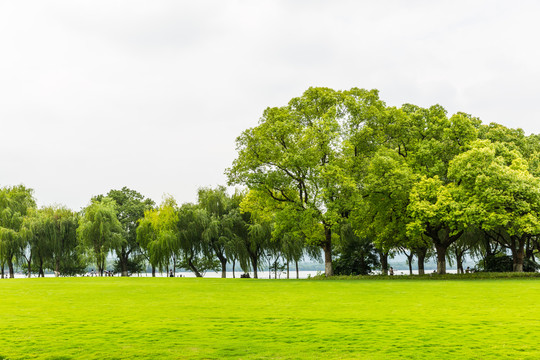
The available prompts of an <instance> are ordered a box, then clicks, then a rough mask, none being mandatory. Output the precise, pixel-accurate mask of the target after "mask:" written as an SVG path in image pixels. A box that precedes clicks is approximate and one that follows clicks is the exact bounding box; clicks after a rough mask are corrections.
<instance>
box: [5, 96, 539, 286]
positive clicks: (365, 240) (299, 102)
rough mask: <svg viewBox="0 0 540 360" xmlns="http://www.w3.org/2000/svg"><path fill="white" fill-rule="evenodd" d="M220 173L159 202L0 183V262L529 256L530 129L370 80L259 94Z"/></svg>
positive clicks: (348, 265)
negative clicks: (260, 101)
mask: <svg viewBox="0 0 540 360" xmlns="http://www.w3.org/2000/svg"><path fill="white" fill-rule="evenodd" d="M236 145H237V150H238V155H237V157H236V159H235V160H234V162H233V164H232V166H231V167H230V168H228V169H226V171H225V173H226V175H227V177H228V182H229V183H228V185H230V186H237V185H241V186H242V188H243V189H245V190H243V191H239V190H237V191H236V192H235V193H234V194H232V195H230V194H228V193H227V191H226V188H225V187H222V186H220V187H217V188H201V189H200V190H199V192H198V201H197V203H194V204H191V203H185V204H182V205H178V204H177V203H176V201H175V200H174V199H173V198H172V197H166V198H165V199H164V200H163V202H162V203H161V204H160V205H159V206H157V205H156V204H155V203H154V202H153V201H152V200H150V199H147V198H145V197H144V196H142V195H141V194H139V193H138V192H136V191H134V190H131V189H128V188H123V189H121V190H111V191H110V192H109V193H108V194H106V195H99V196H96V197H94V198H93V199H92V200H91V202H90V204H89V205H88V206H87V207H86V208H84V209H82V210H81V211H80V212H78V213H77V212H73V211H71V210H69V209H67V208H65V207H61V206H56V207H44V208H41V209H36V204H35V200H34V198H33V195H32V190H31V189H28V188H26V187H24V186H23V185H19V186H13V187H4V188H2V189H0V266H1V273H2V276H4V267H5V266H7V268H8V271H9V274H10V276H13V271H14V270H13V264H14V263H16V264H19V265H20V266H23V267H24V268H26V269H27V271H28V274H29V275H30V273H32V272H33V273H36V274H38V275H41V276H43V274H44V270H47V269H48V270H51V271H55V273H56V274H64V275H69V274H76V273H81V272H82V271H84V269H86V268H87V266H88V264H94V265H95V266H96V268H97V270H98V272H99V273H103V271H104V269H105V266H106V260H107V258H108V257H110V256H111V254H114V255H115V256H116V262H115V269H116V271H117V272H120V273H122V275H128V274H129V273H134V272H139V271H142V269H143V266H145V264H150V266H151V268H152V273H153V274H155V271H156V269H157V270H160V271H162V270H164V269H165V270H166V269H173V270H175V269H176V268H182V269H187V270H190V271H192V272H193V273H194V274H196V275H197V276H203V275H204V273H205V272H206V271H208V270H216V271H221V273H222V276H223V277H225V276H226V267H227V265H232V267H233V270H235V269H236V267H237V266H238V267H239V268H241V269H242V270H243V271H245V272H248V271H253V272H254V274H255V277H257V276H258V274H257V271H258V270H260V269H261V268H262V266H263V264H264V266H268V267H269V268H272V269H274V271H275V272H277V271H284V270H285V269H286V270H287V275H288V273H289V267H290V266H295V267H296V270H297V273H298V262H299V261H300V260H301V259H302V257H303V256H306V255H308V256H310V257H312V258H314V259H319V258H321V255H322V259H323V260H324V264H325V274H326V275H327V276H332V275H333V274H334V273H338V274H365V273H369V272H370V271H372V270H373V269H375V268H380V269H381V270H382V273H383V274H387V273H388V258H389V257H391V256H393V255H394V254H396V253H402V254H404V255H405V256H406V257H407V260H408V263H409V268H410V272H411V273H412V262H413V259H415V258H416V259H417V263H418V272H419V273H420V274H423V273H424V264H425V262H426V260H427V259H428V258H430V257H434V258H435V259H436V261H437V272H438V273H439V274H444V273H445V272H446V266H447V261H452V262H454V261H455V262H456V264H457V268H458V271H459V272H463V259H464V258H465V256H466V255H467V254H469V255H472V256H474V257H476V258H478V259H480V262H479V264H478V267H479V269H481V270H485V271H503V270H505V271H516V272H521V271H527V270H529V271H530V270H535V269H538V265H537V263H536V258H537V257H538V253H539V249H540V242H539V234H540V219H539V215H538V214H539V211H540V198H539V197H540V180H539V179H540V167H539V164H540V138H539V136H538V135H534V134H533V135H525V134H524V132H523V130H521V129H512V128H508V127H505V126H502V125H500V124H495V123H490V124H488V125H486V124H483V123H482V122H481V121H480V120H479V119H478V118H476V117H474V116H472V115H470V114H466V113H461V112H458V113H456V114H453V115H451V116H448V114H447V111H446V110H445V109H444V108H443V107H442V106H440V105H434V106H431V107H429V108H422V107H420V106H416V105H412V104H404V105H402V106H401V107H393V106H388V105H386V103H385V102H384V101H383V100H381V99H380V98H379V94H378V91H377V90H365V89H358V88H353V89H350V90H346V91H336V90H333V89H329V88H310V89H308V90H307V91H306V92H304V94H302V96H300V97H297V98H293V99H291V100H290V102H289V103H288V105H286V106H281V107H272V108H267V109H266V110H265V111H264V112H263V115H262V117H261V119H260V121H259V124H258V125H257V126H255V127H253V128H249V129H246V130H245V131H243V132H242V134H241V135H240V136H239V137H238V138H237V140H236Z"/></svg>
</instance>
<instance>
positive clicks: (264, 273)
mask: <svg viewBox="0 0 540 360" xmlns="http://www.w3.org/2000/svg"><path fill="white" fill-rule="evenodd" d="M432 272H433V270H426V271H425V273H426V274H431V273H432ZM446 272H447V273H448V274H456V273H457V270H456V269H447V270H446ZM317 273H323V272H321V271H317V270H310V271H299V275H300V279H307V278H308V277H309V276H315V275H317ZM241 274H242V272H241V271H236V272H235V275H236V277H237V278H239V277H240V275H241ZM375 274H380V271H376V272H375ZM413 274H414V275H418V270H413ZM175 275H176V277H179V276H180V275H182V277H195V274H193V273H192V272H191V271H177V272H176V274H175ZM258 275H259V279H268V271H259V272H258ZM394 275H409V270H394ZM151 276H152V274H151V273H141V274H134V275H132V277H151ZM249 276H250V277H253V273H252V272H250V273H249ZM32 277H36V276H35V275H32ZM45 277H54V274H45ZM156 277H167V273H165V272H163V273H160V272H156ZM204 277H205V278H220V277H221V272H214V271H209V272H207V273H206V274H204ZM232 277H233V273H232V271H227V278H232ZM289 277H290V279H296V272H295V271H291V272H290V273H289ZM15 278H18V279H20V278H26V276H25V275H24V274H21V273H16V274H15ZM271 278H272V279H275V276H274V273H273V272H272V273H271ZM277 278H278V279H287V273H285V272H282V273H279V272H278V274H277Z"/></svg>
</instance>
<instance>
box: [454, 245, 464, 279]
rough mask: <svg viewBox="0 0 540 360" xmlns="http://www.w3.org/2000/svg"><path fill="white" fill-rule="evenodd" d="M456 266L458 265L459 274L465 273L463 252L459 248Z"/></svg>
mask: <svg viewBox="0 0 540 360" xmlns="http://www.w3.org/2000/svg"><path fill="white" fill-rule="evenodd" d="M456 266H457V273H458V274H464V273H465V272H464V271H463V253H462V252H460V251H459V250H456Z"/></svg>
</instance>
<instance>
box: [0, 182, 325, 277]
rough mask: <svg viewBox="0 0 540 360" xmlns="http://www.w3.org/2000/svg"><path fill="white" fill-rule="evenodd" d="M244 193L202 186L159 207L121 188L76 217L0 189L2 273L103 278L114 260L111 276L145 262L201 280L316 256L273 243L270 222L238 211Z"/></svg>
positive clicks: (298, 246) (24, 191)
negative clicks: (91, 272) (192, 199)
mask: <svg viewBox="0 0 540 360" xmlns="http://www.w3.org/2000/svg"><path fill="white" fill-rule="evenodd" d="M244 197H245V195H244V193H242V192H240V191H237V192H235V194H233V195H229V194H228V193H227V191H226V189H225V187H217V188H215V189H212V188H201V189H200V190H199V192H198V202H197V203H196V204H183V205H181V206H178V205H177V204H176V202H175V200H174V199H173V198H172V197H166V198H165V199H164V201H163V202H162V204H161V205H159V206H155V203H154V202H153V201H152V200H150V199H147V198H145V197H144V196H142V195H141V194H140V193H138V192H136V191H134V190H131V189H128V188H126V187H124V188H123V189H121V190H111V191H110V192H109V193H108V194H107V195H99V196H96V197H94V198H93V199H92V200H91V202H90V204H89V205H88V206H87V207H86V208H84V209H82V210H81V211H80V212H79V213H76V212H74V211H71V210H70V209H67V208H65V207H58V206H57V207H43V208H40V209H37V208H36V203H35V200H34V198H33V194H32V190H31V189H28V188H26V187H25V186H23V185H19V186H14V187H4V188H2V189H0V270H1V276H2V277H4V276H5V272H4V271H5V266H6V265H7V268H8V271H9V276H10V277H14V264H18V265H20V266H21V267H22V268H23V269H25V271H26V272H27V273H28V276H29V277H30V276H31V274H32V273H36V274H38V276H44V275H45V271H47V270H50V271H54V272H55V274H56V275H58V276H59V275H75V274H82V273H85V272H86V271H87V270H88V268H89V266H95V268H96V270H97V272H98V273H99V274H100V275H103V273H104V271H105V270H106V265H107V260H108V259H110V258H111V256H112V255H115V257H116V262H115V268H114V270H115V272H120V273H121V274H122V275H123V276H127V275H129V274H130V273H136V272H142V271H145V269H146V265H147V264H149V265H150V266H151V268H152V274H153V275H154V276H155V272H156V269H158V270H160V271H164V270H165V271H167V270H168V269H172V270H173V271H176V269H177V268H182V269H187V270H190V271H193V273H194V274H195V275H196V276H203V275H204V273H205V272H206V271H208V270H215V271H221V274H222V277H226V268H227V265H228V264H232V268H233V276H235V275H234V274H235V270H236V266H237V265H239V267H240V268H241V269H242V270H243V271H245V272H248V271H253V273H254V276H255V277H258V270H259V269H261V268H262V267H263V265H266V266H268V268H271V269H273V270H274V271H275V272H277V271H281V270H283V269H286V270H287V277H289V265H294V266H295V267H296V276H297V277H298V262H299V261H300V260H301V259H302V258H303V256H304V255H310V256H311V257H312V258H315V259H318V258H320V254H319V251H318V249H317V248H315V247H306V246H305V243H304V242H303V241H302V239H299V238H294V237H291V236H285V237H283V238H281V239H274V240H272V236H271V233H272V224H271V222H270V221H268V220H265V219H263V218H259V217H258V216H257V214H252V213H250V212H242V211H241V210H240V204H241V202H242V200H243V199H244Z"/></svg>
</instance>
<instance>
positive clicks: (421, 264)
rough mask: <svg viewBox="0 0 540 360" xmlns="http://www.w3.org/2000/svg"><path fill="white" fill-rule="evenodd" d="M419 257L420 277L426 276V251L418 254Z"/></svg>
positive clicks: (420, 251)
mask: <svg viewBox="0 0 540 360" xmlns="http://www.w3.org/2000/svg"><path fill="white" fill-rule="evenodd" d="M416 256H417V257H418V275H424V274H425V272H424V261H425V259H426V250H419V251H418V252H417V253H416Z"/></svg>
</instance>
